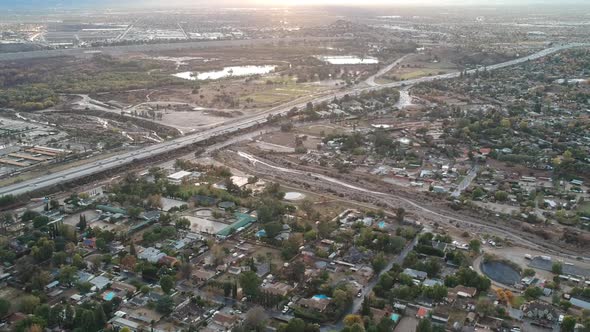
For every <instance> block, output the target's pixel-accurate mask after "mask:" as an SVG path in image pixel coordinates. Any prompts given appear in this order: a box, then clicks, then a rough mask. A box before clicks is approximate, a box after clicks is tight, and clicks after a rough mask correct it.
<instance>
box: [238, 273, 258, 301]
mask: <svg viewBox="0 0 590 332" xmlns="http://www.w3.org/2000/svg"><path fill="white" fill-rule="evenodd" d="M239 281H240V286H242V290H243V291H244V294H246V296H251V297H256V296H258V294H259V292H260V278H259V277H258V276H257V275H256V273H254V272H253V271H246V272H242V273H241V274H240V277H239Z"/></svg>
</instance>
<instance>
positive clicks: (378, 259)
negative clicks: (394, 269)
mask: <svg viewBox="0 0 590 332" xmlns="http://www.w3.org/2000/svg"><path fill="white" fill-rule="evenodd" d="M371 264H372V265H373V270H374V271H375V273H379V272H381V271H383V269H384V268H385V267H386V266H387V259H386V258H385V255H383V253H379V254H377V255H375V257H373V261H372V262H371Z"/></svg>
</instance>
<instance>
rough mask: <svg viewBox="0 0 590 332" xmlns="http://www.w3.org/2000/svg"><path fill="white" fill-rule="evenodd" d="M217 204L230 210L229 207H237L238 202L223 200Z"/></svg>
mask: <svg viewBox="0 0 590 332" xmlns="http://www.w3.org/2000/svg"><path fill="white" fill-rule="evenodd" d="M217 206H218V207H219V208H220V209H223V210H228V209H234V208H235V207H236V203H234V202H232V201H223V202H220V203H219V204H217Z"/></svg>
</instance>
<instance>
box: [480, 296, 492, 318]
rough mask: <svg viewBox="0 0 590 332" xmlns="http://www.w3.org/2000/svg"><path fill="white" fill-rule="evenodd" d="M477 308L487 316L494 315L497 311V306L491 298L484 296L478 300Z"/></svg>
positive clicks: (481, 313)
mask: <svg viewBox="0 0 590 332" xmlns="http://www.w3.org/2000/svg"><path fill="white" fill-rule="evenodd" d="M475 308H476V310H477V312H478V313H479V314H480V315H483V316H484V317H485V316H490V315H492V314H493V313H494V312H495V308H496V307H495V306H494V303H493V302H492V301H491V300H490V299H488V298H485V297H482V298H480V299H479V300H478V301H477V304H476V305H475Z"/></svg>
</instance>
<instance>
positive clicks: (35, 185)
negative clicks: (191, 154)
mask: <svg viewBox="0 0 590 332" xmlns="http://www.w3.org/2000/svg"><path fill="white" fill-rule="evenodd" d="M589 45H590V44H568V45H561V46H556V47H552V48H548V49H545V50H542V51H540V52H538V53H535V54H531V55H529V56H526V57H522V58H518V59H514V60H511V61H507V62H503V63H499V64H496V65H492V66H488V67H487V70H495V69H500V68H504V67H508V66H513V65H517V64H520V63H523V62H526V61H530V60H534V59H538V58H541V57H544V56H546V55H549V54H552V53H555V52H559V51H562V50H565V49H569V48H575V47H582V46H589ZM478 70H483V69H474V70H471V71H469V73H475V72H476V71H478ZM459 75H460V73H459V72H456V73H449V74H444V75H437V76H428V77H422V78H417V79H413V80H407V81H403V82H394V83H388V84H384V85H380V86H374V87H366V86H365V87H362V86H357V87H354V88H351V89H347V90H343V91H339V92H336V93H331V94H327V95H323V96H319V97H315V96H310V97H307V98H305V97H304V98H299V99H297V100H295V101H292V102H289V103H287V104H284V105H281V106H278V107H274V108H271V109H269V110H267V111H265V112H262V113H258V114H255V115H252V116H247V117H242V118H239V119H235V120H232V121H228V122H226V123H224V124H223V125H220V126H218V127H215V128H210V129H206V130H203V131H201V132H200V133H195V134H191V135H187V136H183V137H180V138H177V139H174V140H170V141H167V142H164V143H160V144H155V145H151V146H147V147H145V148H142V149H140V150H136V151H131V152H127V153H123V154H120V155H117V156H113V157H109V158H105V159H103V160H100V161H95V162H92V163H89V164H86V165H81V166H76V167H72V168H70V169H66V170H62V171H59V172H55V173H52V174H46V175H43V176H40V177H38V178H36V179H31V180H27V181H23V182H19V183H15V184H12V185H8V186H4V187H3V188H1V189H0V196H3V195H8V194H12V195H22V194H26V193H29V192H32V191H36V190H39V189H46V188H50V187H53V186H55V185H58V184H62V183H67V182H71V181H74V180H76V179H80V178H83V177H86V176H89V175H92V174H97V173H100V172H103V171H106V170H110V169H115V168H118V167H121V166H124V165H127V164H131V163H132V162H135V161H137V160H143V159H148V158H152V157H155V156H158V155H161V154H164V153H167V152H169V151H172V150H175V149H180V148H184V147H187V146H190V145H192V144H194V143H199V142H203V141H205V140H207V139H210V138H213V137H217V136H220V135H226V134H231V133H236V132H238V131H240V130H243V129H248V128H252V127H255V126H257V125H259V124H263V123H265V122H266V121H267V118H268V116H269V115H283V114H286V113H287V112H289V110H291V109H292V108H293V107H297V108H303V107H305V105H306V104H307V103H308V102H312V103H321V102H324V101H330V100H332V99H334V98H342V97H344V96H345V95H347V94H348V95H355V94H359V93H362V92H369V91H376V90H379V89H382V88H386V87H390V88H394V87H403V86H404V87H405V86H409V85H414V84H417V83H422V82H430V81H434V80H439V79H450V78H455V77H459Z"/></svg>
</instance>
